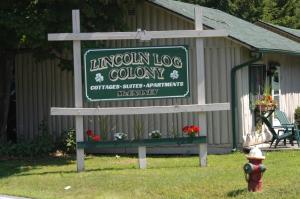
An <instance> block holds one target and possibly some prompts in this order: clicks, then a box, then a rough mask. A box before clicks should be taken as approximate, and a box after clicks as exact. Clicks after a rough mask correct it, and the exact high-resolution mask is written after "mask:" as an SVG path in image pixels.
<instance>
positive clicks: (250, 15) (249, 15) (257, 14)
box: [229, 0, 263, 23]
mask: <svg viewBox="0 0 300 199" xmlns="http://www.w3.org/2000/svg"><path fill="white" fill-rule="evenodd" d="M229 2H230V3H229V13H230V14H232V15H234V16H237V17H239V18H241V19H244V20H247V21H249V22H252V23H253V22H256V21H257V20H259V19H261V17H262V14H263V2H262V1H261V0H230V1H229Z"/></svg>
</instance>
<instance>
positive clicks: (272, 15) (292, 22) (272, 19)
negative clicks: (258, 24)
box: [262, 0, 300, 29]
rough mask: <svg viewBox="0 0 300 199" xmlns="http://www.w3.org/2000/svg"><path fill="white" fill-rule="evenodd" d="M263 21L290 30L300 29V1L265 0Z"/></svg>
mask: <svg viewBox="0 0 300 199" xmlns="http://www.w3.org/2000/svg"><path fill="white" fill-rule="evenodd" d="M263 13H264V14H263V17H262V20H263V21H266V22H269V23H273V24H277V25H281V26H285V27H290V28H296V29H299V28H300V1H299V0H264V11H263Z"/></svg>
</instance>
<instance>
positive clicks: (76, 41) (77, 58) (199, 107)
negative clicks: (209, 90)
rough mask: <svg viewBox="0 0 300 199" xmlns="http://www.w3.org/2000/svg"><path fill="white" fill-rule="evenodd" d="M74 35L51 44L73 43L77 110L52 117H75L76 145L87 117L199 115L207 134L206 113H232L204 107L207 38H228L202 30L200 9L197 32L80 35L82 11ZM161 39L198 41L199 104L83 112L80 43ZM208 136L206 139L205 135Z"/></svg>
mask: <svg viewBox="0 0 300 199" xmlns="http://www.w3.org/2000/svg"><path fill="white" fill-rule="evenodd" d="M72 25H73V33H57V34H48V40H49V41H73V56H74V58H73V59H74V85H75V108H58V107H56V108H55V107H52V108H51V115H73V116H75V117H76V120H75V122H76V142H77V143H78V142H82V141H83V140H84V134H83V116H88V115H132V114H153V113H156V114H158V113H179V112H197V113H198V114H199V124H200V125H201V127H202V131H203V132H204V133H205V134H206V132H207V129H206V114H205V112H206V111H220V110H229V103H215V104H206V103H205V76H204V75H205V69H204V47H203V39H202V38H204V37H226V36H228V34H227V33H226V32H225V31H224V30H203V26H202V10H201V7H199V6H196V8H195V30H169V31H147V32H146V31H141V30H138V31H137V32H105V33H81V32H80V15H79V10H73V11H72ZM162 38H196V53H197V56H196V57H197V58H196V66H197V88H198V89H197V91H198V93H197V95H198V101H197V104H192V105H176V106H154V107H121V108H83V107H82V106H83V103H82V101H83V100H82V96H83V95H82V74H81V71H82V70H81V45H80V41H81V40H133V39H134V40H142V41H143V40H151V39H162ZM205 136H206V135H205ZM138 151H139V162H140V168H145V167H146V159H145V158H146V148H145V147H144V146H139V149H138ZM76 158H77V171H78V172H80V171H83V170H84V149H82V148H79V147H78V145H77V149H76ZM206 159H207V144H206V143H200V144H199V160H200V161H199V163H200V166H206V164H207V162H206Z"/></svg>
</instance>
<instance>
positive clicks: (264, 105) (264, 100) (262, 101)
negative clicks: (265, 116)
mask: <svg viewBox="0 0 300 199" xmlns="http://www.w3.org/2000/svg"><path fill="white" fill-rule="evenodd" d="M276 107H277V104H276V101H275V100H273V99H272V96H271V95H269V94H263V95H258V96H257V97H256V101H255V108H256V109H257V110H259V111H260V112H262V113H266V112H267V111H273V110H275V109H276Z"/></svg>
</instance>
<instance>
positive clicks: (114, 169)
mask: <svg viewBox="0 0 300 199" xmlns="http://www.w3.org/2000/svg"><path fill="white" fill-rule="evenodd" d="M132 169H137V168H134V167H132V168H99V169H85V170H84V171H83V172H85V173H89V172H95V171H121V170H132ZM73 173H77V171H76V170H75V169H74V170H72V171H49V172H36V173H23V174H17V175H16V176H32V175H38V176H40V175H48V174H73Z"/></svg>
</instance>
